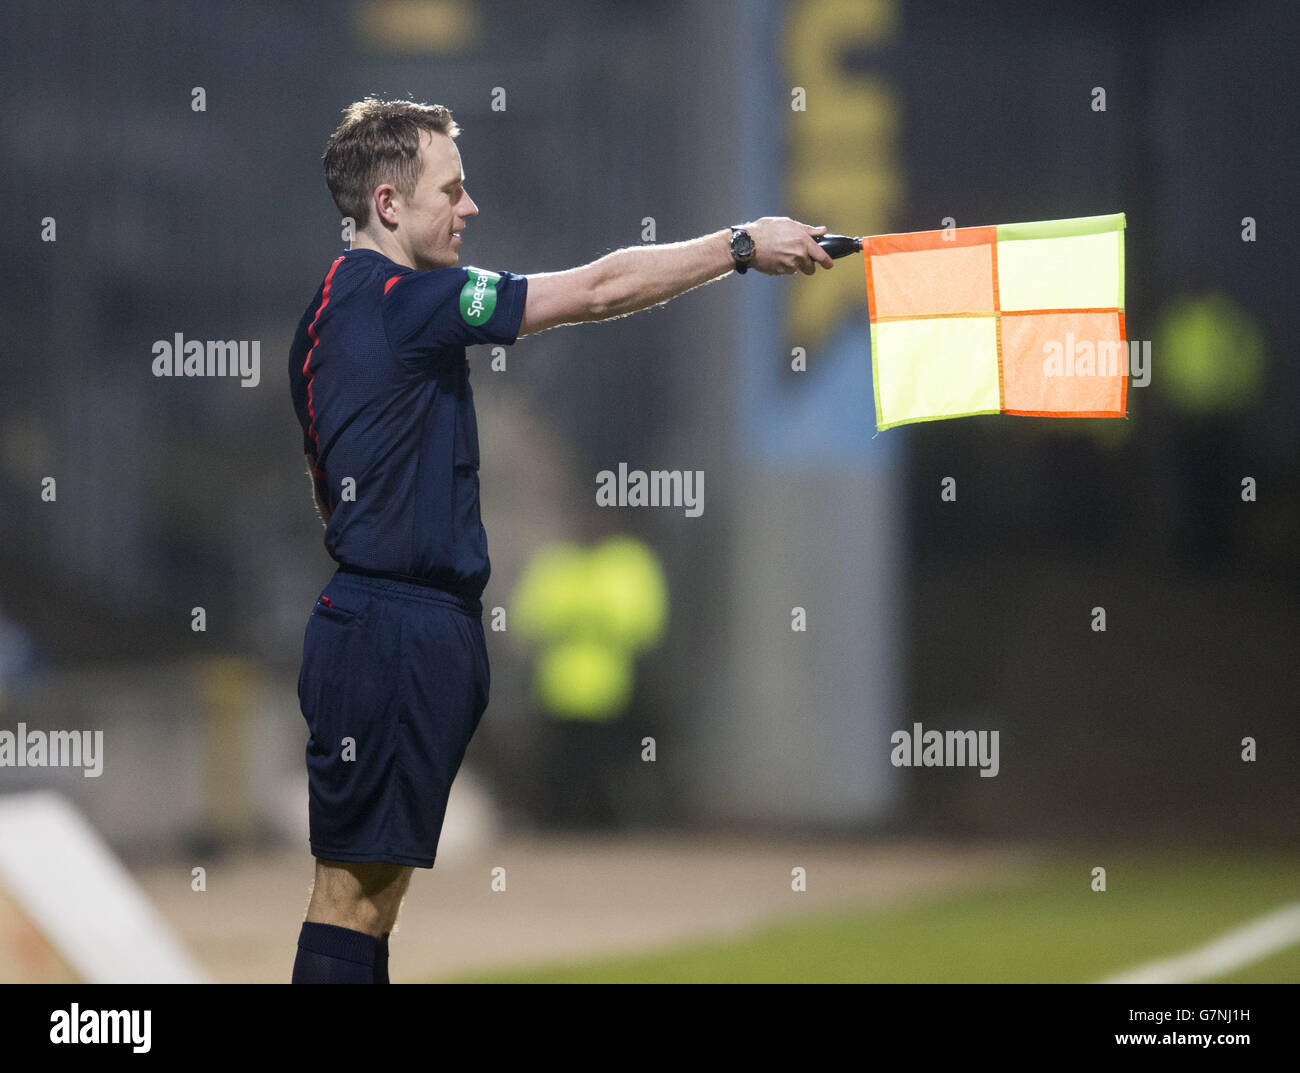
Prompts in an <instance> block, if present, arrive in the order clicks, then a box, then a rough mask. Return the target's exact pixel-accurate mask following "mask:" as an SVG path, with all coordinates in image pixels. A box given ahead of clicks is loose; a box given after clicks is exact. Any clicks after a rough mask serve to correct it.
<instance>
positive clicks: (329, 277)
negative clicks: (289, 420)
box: [302, 257, 343, 470]
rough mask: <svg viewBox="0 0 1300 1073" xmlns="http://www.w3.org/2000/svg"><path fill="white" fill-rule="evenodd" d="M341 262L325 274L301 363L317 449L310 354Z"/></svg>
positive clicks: (309, 429)
mask: <svg viewBox="0 0 1300 1073" xmlns="http://www.w3.org/2000/svg"><path fill="white" fill-rule="evenodd" d="M342 263H343V258H342V257H340V258H339V259H338V260H336V261H335V262H334V263H333V264H332V265H330V270H329V271H328V272H327V273H326V274H325V286H324V287H323V288H322V289H321V295H320V308H319V309H317V310H316V315H315V316H314V317H312V319H311V324H309V325H308V326H307V338H308V339H310V340H311V347H310V348H309V349H308V351H307V358H306V360H305V361H304V362H303V363H302V375H303V376H305V377H306V378H307V432H308V434H309V435H310V436H311V442H312V443H314V444H315V445H316V448H317V450H318V451H319V449H320V441H319V440H318V439H317V437H316V409H315V407H314V406H313V404H312V397H311V381H312V375H311V372H310V366H311V356H312V355H313V354H315V353H316V347H317V346H318V345H319V343H320V336H318V335H317V334H316V325H317V324H318V323H319V322H320V315H321V314H322V313H324V312H325V307H326V306H327V305H329V304H330V284H331V283H333V282H334V273H335V271H336V270H337V269H338V267H339V265H341V264H342ZM314 462H315V460H314V459H313V465H312V469H313V470H314V469H315V468H316V467H315V464H314Z"/></svg>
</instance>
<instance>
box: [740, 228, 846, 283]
mask: <svg viewBox="0 0 1300 1073" xmlns="http://www.w3.org/2000/svg"><path fill="white" fill-rule="evenodd" d="M742 226H743V227H744V228H745V230H746V231H748V232H749V234H750V236H751V237H752V238H753V240H754V264H753V267H754V268H756V269H758V271H760V272H764V273H766V274H767V275H769V276H788V275H791V274H792V273H794V272H796V271H798V272H802V273H803V274H804V275H805V276H811V275H812V274H813V273H814V272H816V271H817V266H818V265H821V266H822V267H823V268H831V267H833V266H834V264H835V262H834V261H833V260H831V255H830V254H829V253H827V252H826V251H825V250H823V249H822V248H821V247H820V246H818V245H817V241H816V239H817V236H818V235H824V234H826V228H825V227H809V226H808V224H801V223H799V221H798V220H791V219H790V218H789V217H788V216H764V217H763V218H762V219H760V220H755V221H754V222H753V223H748V224H743V225H742Z"/></svg>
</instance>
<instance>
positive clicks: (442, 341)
mask: <svg viewBox="0 0 1300 1073" xmlns="http://www.w3.org/2000/svg"><path fill="white" fill-rule="evenodd" d="M385 287H386V288H387V289H386V293H385V295H384V327H385V330H386V331H387V332H388V339H389V342H390V343H391V344H392V345H393V346H394V347H395V348H396V349H397V350H398V351H399V352H403V353H410V352H413V351H415V352H418V351H436V350H443V349H447V348H452V347H467V346H473V345H474V344H476V343H503V344H505V345H507V346H509V345H510V344H511V343H513V342H514V341H515V340H516V339H517V338H518V337H519V328H520V326H521V325H522V324H523V319H524V302H525V300H526V299H527V296H528V279H527V277H525V276H522V275H517V274H516V273H514V272H491V271H488V270H487V269H485V268H474V267H472V266H471V267H468V268H439V269H435V270H433V271H432V272H419V271H411V272H406V273H404V274H402V275H399V276H394V277H393V278H392V279H391V280H389V281H387V282H386V283H385Z"/></svg>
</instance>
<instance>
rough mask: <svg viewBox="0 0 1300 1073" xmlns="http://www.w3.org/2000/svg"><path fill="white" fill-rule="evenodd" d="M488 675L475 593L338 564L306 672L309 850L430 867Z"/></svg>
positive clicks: (316, 617)
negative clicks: (346, 569)
mask: <svg viewBox="0 0 1300 1073" xmlns="http://www.w3.org/2000/svg"><path fill="white" fill-rule="evenodd" d="M490 681H491V676H490V672H489V669H488V656H487V646H486V644H485V642H484V637H483V613H482V605H481V604H479V603H478V602H477V601H473V602H472V603H467V602H466V601H464V600H460V599H458V598H457V597H455V596H451V595H449V594H447V593H445V592H442V591H440V590H438V589H431V588H426V587H424V586H422V585H416V584H411V583H407V582H402V581H393V580H389V579H387V578H374V577H365V576H360V575H357V574H349V573H343V572H339V573H336V574H335V575H334V577H333V578H332V579H331V580H330V583H329V584H328V585H326V586H325V591H324V592H322V593H321V595H320V598H319V599H318V600H317V601H316V606H315V608H313V609H312V613H311V619H310V621H309V622H308V623H307V634H306V637H305V638H304V639H303V649H302V671H301V673H300V674H299V676H298V700H299V703H300V704H301V705H302V714H303V718H305V719H306V720H307V728H308V730H310V731H311V737H310V739H309V740H308V742H307V782H308V791H309V806H310V807H309V817H310V831H311V851H312V854H313V855H314V856H316V857H320V858H324V859H326V860H334V861H391V862H392V863H394V864H406V865H412V866H414V867H416V868H432V867H433V860H434V857H435V856H436V855H437V852H438V835H439V834H440V833H441V831H442V820H443V816H444V814H445V813H446V811H447V796H448V794H449V793H450V791H451V783H452V779H454V778H455V777H456V772H457V771H458V770H459V769H460V762H461V760H462V759H463V758H464V756H465V748H466V746H468V745H469V740H470V738H471V737H472V736H473V734H474V731H475V729H477V727H478V723H479V720H480V719H481V718H482V716H483V711H484V709H485V708H487V703H488V688H489V684H490Z"/></svg>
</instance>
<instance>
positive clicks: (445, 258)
mask: <svg viewBox="0 0 1300 1073" xmlns="http://www.w3.org/2000/svg"><path fill="white" fill-rule="evenodd" d="M458 264H460V254H459V253H457V252H456V251H455V250H451V251H449V252H447V253H443V254H442V255H440V256H439V257H438V258H436V259H430V258H427V257H417V258H416V259H415V267H416V268H418V269H419V270H420V271H421V272H432V271H434V270H435V269H438V268H455V267H456V266H457V265H458Z"/></svg>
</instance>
